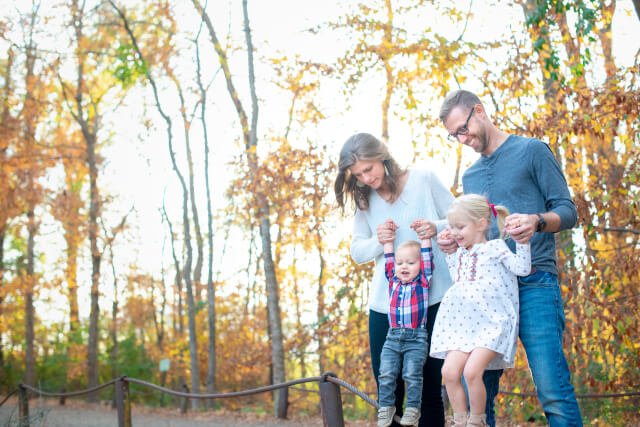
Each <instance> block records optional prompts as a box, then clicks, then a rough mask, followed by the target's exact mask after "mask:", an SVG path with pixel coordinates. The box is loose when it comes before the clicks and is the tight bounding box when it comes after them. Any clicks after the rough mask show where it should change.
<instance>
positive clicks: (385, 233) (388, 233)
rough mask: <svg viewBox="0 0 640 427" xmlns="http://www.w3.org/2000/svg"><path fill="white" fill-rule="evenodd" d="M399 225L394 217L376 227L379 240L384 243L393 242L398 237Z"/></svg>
mask: <svg viewBox="0 0 640 427" xmlns="http://www.w3.org/2000/svg"><path fill="white" fill-rule="evenodd" d="M397 229H398V226H397V225H396V224H395V223H394V222H393V220H392V219H388V220H386V221H385V222H383V223H382V224H380V225H379V226H377V227H376V233H377V234H378V242H380V244H382V245H384V244H385V243H392V242H393V241H394V240H395V238H396V230H397Z"/></svg>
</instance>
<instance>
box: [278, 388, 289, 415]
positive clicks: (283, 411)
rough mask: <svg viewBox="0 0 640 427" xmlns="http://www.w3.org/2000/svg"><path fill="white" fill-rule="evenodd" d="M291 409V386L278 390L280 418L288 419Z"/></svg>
mask: <svg viewBox="0 0 640 427" xmlns="http://www.w3.org/2000/svg"><path fill="white" fill-rule="evenodd" d="M288 409H289V387H283V388H281V389H279V390H278V418H280V419H286V418H287V410H288Z"/></svg>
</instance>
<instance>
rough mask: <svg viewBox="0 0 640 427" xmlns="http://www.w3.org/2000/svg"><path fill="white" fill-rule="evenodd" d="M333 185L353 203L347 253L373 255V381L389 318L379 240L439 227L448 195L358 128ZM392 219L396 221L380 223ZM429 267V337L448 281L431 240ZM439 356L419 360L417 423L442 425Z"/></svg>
mask: <svg viewBox="0 0 640 427" xmlns="http://www.w3.org/2000/svg"><path fill="white" fill-rule="evenodd" d="M338 168H339V171H338V176H337V178H336V181H335V184H334V191H335V195H336V200H337V202H338V206H340V208H341V209H342V211H343V212H344V209H345V206H346V205H347V204H348V203H349V200H351V201H352V202H353V204H354V205H355V216H354V221H353V235H352V241H351V256H352V257H353V260H354V261H355V262H357V263H358V264H362V263H366V262H369V261H372V260H375V272H374V275H373V280H372V282H371V286H370V289H369V350H370V352H371V367H372V369H373V375H374V376H375V379H376V383H377V382H378V374H379V370H380V353H381V351H382V346H383V344H384V341H385V338H386V335H387V330H388V329H389V322H388V319H387V313H388V310H389V294H388V289H387V281H386V279H385V275H384V256H383V249H382V244H381V243H380V241H388V240H389V238H390V237H391V236H392V235H393V233H394V232H395V239H396V240H395V244H396V245H398V244H400V243H402V242H403V241H406V240H415V239H416V233H417V235H418V237H421V236H424V235H427V236H428V235H430V234H433V232H434V231H435V228H436V227H437V229H438V230H437V231H441V230H442V229H444V227H445V225H446V220H444V219H443V218H445V217H446V213H447V209H448V208H449V205H450V204H451V202H452V201H453V195H452V194H451V192H449V190H447V189H446V188H445V187H444V186H443V185H442V183H441V182H440V180H439V179H438V178H437V177H436V176H435V175H434V174H433V173H431V172H429V171H425V170H415V169H411V170H406V169H402V168H400V167H399V166H398V164H397V163H396V161H395V160H394V159H393V157H391V155H390V154H389V151H388V150H387V147H386V146H385V144H383V143H382V142H381V141H380V140H378V139H377V138H376V137H374V136H372V135H370V134H367V133H359V134H356V135H353V136H352V137H350V138H349V139H348V140H347V141H346V142H345V143H344V145H343V146H342V150H341V152H340V160H339V162H338ZM387 219H392V220H393V222H394V223H395V224H396V225H397V226H398V227H399V228H398V229H397V230H392V229H390V228H389V226H388V225H385V221H386V220H387ZM433 247H434V248H433V252H434V261H435V268H434V272H433V278H432V282H431V288H430V289H429V309H428V312H427V331H428V334H429V340H431V332H432V330H433V325H434V322H435V318H436V313H437V312H438V306H439V303H440V300H442V297H443V296H444V293H445V291H446V290H447V289H448V288H449V287H450V286H451V278H450V277H449V272H448V268H447V263H446V258H445V255H444V254H443V253H442V252H441V251H440V249H439V248H438V245H433ZM441 368H442V360H440V359H433V358H431V357H429V358H428V359H427V362H426V363H425V364H424V369H423V375H424V381H423V391H422V408H421V412H422V417H421V418H420V426H444V408H443V405H442V396H441V383H442V374H441ZM403 395H404V384H402V380H401V379H399V381H398V386H397V387H396V411H397V414H401V413H402V401H403V397H404V396H403Z"/></svg>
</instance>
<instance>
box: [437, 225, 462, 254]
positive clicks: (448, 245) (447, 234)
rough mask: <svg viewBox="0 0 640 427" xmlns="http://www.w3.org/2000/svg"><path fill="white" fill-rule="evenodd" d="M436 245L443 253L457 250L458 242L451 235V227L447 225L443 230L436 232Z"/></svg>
mask: <svg viewBox="0 0 640 427" xmlns="http://www.w3.org/2000/svg"><path fill="white" fill-rule="evenodd" d="M437 241H438V246H440V250H441V251H442V252H444V253H445V254H452V253H454V252H455V251H456V250H458V244H457V243H456V241H455V240H454V239H453V236H452V235H451V229H450V228H449V226H447V227H446V228H445V229H444V230H442V231H441V232H440V234H438V240H437Z"/></svg>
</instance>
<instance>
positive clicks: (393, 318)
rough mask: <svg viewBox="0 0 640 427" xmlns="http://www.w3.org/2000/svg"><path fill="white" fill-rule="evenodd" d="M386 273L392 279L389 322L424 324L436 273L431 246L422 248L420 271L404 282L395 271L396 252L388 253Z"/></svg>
mask: <svg viewBox="0 0 640 427" xmlns="http://www.w3.org/2000/svg"><path fill="white" fill-rule="evenodd" d="M384 257H385V268H384V270H385V275H386V276H387V279H388V280H389V326H390V327H392V328H413V329H415V328H424V327H425V325H426V323H427V306H428V303H429V285H430V284H431V276H432V275H433V254H432V253H431V248H422V249H421V250H420V259H421V265H420V274H418V276H416V278H415V279H413V280H412V281H411V282H410V283H406V284H402V283H401V282H400V279H398V278H397V277H396V275H395V269H394V263H395V260H394V255H393V253H386V254H384Z"/></svg>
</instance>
